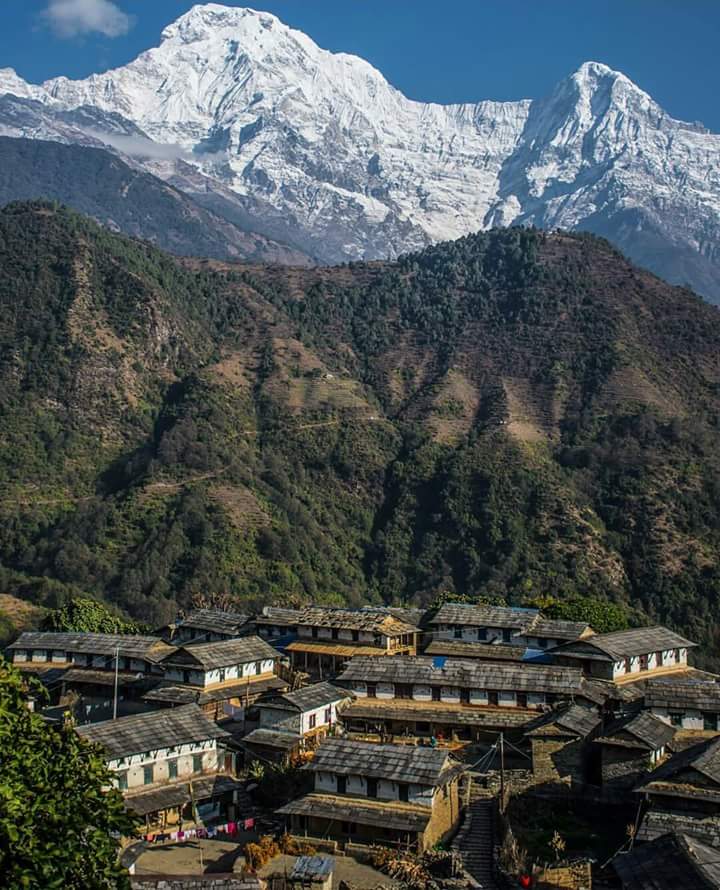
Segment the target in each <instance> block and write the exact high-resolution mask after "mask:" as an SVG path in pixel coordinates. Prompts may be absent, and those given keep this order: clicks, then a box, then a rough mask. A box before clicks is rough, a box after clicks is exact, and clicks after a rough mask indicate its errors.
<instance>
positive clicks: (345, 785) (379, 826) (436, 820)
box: [278, 738, 464, 852]
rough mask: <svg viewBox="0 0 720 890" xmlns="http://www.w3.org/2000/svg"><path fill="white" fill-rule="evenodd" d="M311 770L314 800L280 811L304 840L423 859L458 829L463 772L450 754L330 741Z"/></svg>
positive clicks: (310, 796) (297, 802)
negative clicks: (400, 851)
mask: <svg viewBox="0 0 720 890" xmlns="http://www.w3.org/2000/svg"><path fill="white" fill-rule="evenodd" d="M307 768H308V769H309V770H310V771H311V772H312V773H313V778H314V790H313V791H312V793H310V794H307V795H305V796H304V797H301V798H298V799H297V800H294V801H291V802H290V803H289V804H287V805H285V806H283V807H281V808H280V809H279V810H278V812H279V813H281V814H283V815H285V816H287V817H289V826H290V831H291V833H292V834H294V835H297V836H299V837H303V838H318V839H330V840H333V841H335V842H336V843H337V844H338V845H340V846H341V847H342V848H344V849H345V851H346V852H350V851H351V850H352V848H353V846H354V845H358V846H359V845H362V846H367V845H370V844H375V843H380V844H385V845H391V846H399V847H404V848H408V849H414V850H418V851H422V850H427V849H429V848H430V847H432V846H433V845H434V844H436V843H438V842H439V841H442V840H444V839H446V838H447V837H449V836H450V834H451V833H452V832H453V830H454V829H455V828H456V827H457V825H458V823H459V820H460V799H459V794H458V782H459V779H460V775H461V774H462V772H463V769H464V768H463V767H462V765H461V764H459V763H458V762H457V761H456V760H454V758H453V757H452V756H451V755H450V754H449V752H448V751H446V750H441V749H433V748H428V747H421V748H418V747H414V746H408V745H376V744H372V743H368V742H355V741H350V740H347V739H340V738H328V739H326V740H325V741H324V742H323V743H322V744H321V745H320V747H319V748H318V750H317V752H316V753H315V757H314V758H313V760H312V761H311V762H310V763H309V764H308V767H307Z"/></svg>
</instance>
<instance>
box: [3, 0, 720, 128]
mask: <svg viewBox="0 0 720 890" xmlns="http://www.w3.org/2000/svg"><path fill="white" fill-rule="evenodd" d="M227 5H231V6H233V5H234V6H243V5H252V6H254V8H256V9H264V10H267V11H269V12H273V13H275V14H276V15H278V16H279V17H280V18H281V19H283V21H285V22H287V23H288V24H290V25H292V26H294V27H296V28H300V29H301V30H303V31H305V32H306V33H307V34H309V35H310V36H311V37H312V38H313V39H314V40H315V41H316V42H317V43H319V44H320V45H321V46H324V47H326V48H327V49H332V50H342V51H344V52H352V53H356V54H358V55H361V56H363V57H364V58H366V59H368V60H369V61H370V62H372V63H373V64H374V65H375V66H376V67H377V68H379V69H380V70H381V71H382V72H383V74H384V75H385V76H386V77H387V78H388V80H390V81H391V83H393V84H394V85H395V86H397V87H398V88H399V89H401V90H402V91H403V92H404V93H405V94H406V95H408V96H410V97H412V98H415V99H422V100H426V101H438V102H459V101H477V100H479V99H519V98H533V97H536V96H541V95H544V94H545V93H547V92H548V91H549V90H550V89H551V88H552V87H553V85H554V84H555V83H556V82H557V81H558V80H560V79H561V78H563V77H565V76H566V75H567V74H569V73H570V72H572V71H574V70H575V69H576V68H577V67H578V65H580V64H581V63H582V62H583V61H586V60H588V59H593V60H595V61H600V62H605V63H606V64H608V65H610V66H612V67H613V68H617V69H619V70H621V71H624V72H625V73H626V74H627V75H628V76H629V77H630V78H632V80H634V81H635V82H636V83H637V84H639V86H641V87H642V88H643V89H645V90H646V91H647V92H649V93H650V94H651V95H652V96H653V97H654V98H655V99H656V100H657V101H658V102H659V103H660V104H661V105H662V106H663V107H664V108H665V109H666V110H667V111H669V112H670V113H671V114H672V115H674V116H675V117H679V118H682V119H685V120H700V121H702V122H703V123H704V124H705V125H706V126H708V127H709V128H710V129H712V130H714V131H715V132H720V103H719V102H718V96H719V95H720V65H719V64H718V47H719V46H720V2H719V0H512V2H510V0H443V2H438V0H264V2H260V0H258V2H256V3H250V4H248V3H236V2H233V0H227ZM49 6H52V9H50V13H51V14H50V15H49V14H48V7H49ZM190 6H192V2H191V0H4V2H3V9H2V13H3V15H2V23H3V28H2V29H1V30H0V67H7V66H9V67H12V68H15V69H16V70H17V71H18V72H19V73H20V74H21V75H22V76H23V77H25V78H26V79H28V80H31V81H33V82H37V81H40V80H43V79H45V78H47V77H52V76H55V75H57V74H66V75H68V76H70V77H84V76H87V75H88V74H91V73H92V72H94V71H101V70H104V69H106V68H109V67H115V66H117V65H122V64H124V63H126V62H128V61H129V60H130V59H132V58H134V57H135V56H136V55H137V54H138V53H139V52H141V51H142V50H143V49H147V48H148V47H150V46H153V45H155V44H157V42H158V40H159V36H160V31H161V30H162V28H163V26H164V25H165V24H167V23H169V22H171V21H172V20H173V19H175V18H177V16H178V15H180V14H181V13H183V12H184V11H185V10H187V9H189V8H190Z"/></svg>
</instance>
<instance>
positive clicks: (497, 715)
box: [342, 698, 536, 729]
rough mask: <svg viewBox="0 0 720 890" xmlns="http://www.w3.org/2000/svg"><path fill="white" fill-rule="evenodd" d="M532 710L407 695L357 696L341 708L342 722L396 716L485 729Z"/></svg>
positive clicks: (526, 716)
mask: <svg viewBox="0 0 720 890" xmlns="http://www.w3.org/2000/svg"><path fill="white" fill-rule="evenodd" d="M535 714H536V712H535V711H529V710H525V709H523V708H503V707H486V706H483V707H468V706H467V705H461V704H443V703H442V702H416V701H410V700H408V699H382V698H359V699H357V700H356V701H354V702H353V703H352V704H351V705H349V706H348V708H347V709H346V710H344V711H343V714H342V717H343V722H344V723H348V722H349V721H350V720H352V719H353V718H357V719H360V720H375V721H383V720H397V721H407V722H420V723H435V724H436V725H441V726H443V725H446V726H475V727H486V728H488V729H513V728H515V727H518V726H524V725H525V724H526V723H528V722H529V721H530V720H532V719H533V717H535Z"/></svg>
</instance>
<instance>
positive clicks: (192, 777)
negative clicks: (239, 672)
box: [76, 704, 239, 827]
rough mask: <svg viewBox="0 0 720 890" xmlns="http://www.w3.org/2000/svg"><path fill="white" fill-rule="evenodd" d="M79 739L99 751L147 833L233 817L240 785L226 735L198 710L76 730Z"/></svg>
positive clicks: (140, 716)
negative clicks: (236, 778) (157, 829)
mask: <svg viewBox="0 0 720 890" xmlns="http://www.w3.org/2000/svg"><path fill="white" fill-rule="evenodd" d="M76 731H77V733H78V735H79V736H80V737H81V738H83V739H85V740H86V741H88V742H91V743H93V744H97V745H100V746H101V748H102V749H103V751H104V753H105V758H106V762H107V765H108V767H109V769H110V770H112V772H113V773H114V776H115V784H116V786H117V787H118V788H119V789H120V791H122V793H123V796H124V798H125V803H126V806H127V807H128V808H129V809H132V810H133V811H134V812H135V813H137V814H138V815H140V816H143V817H144V818H145V822H146V825H147V826H148V827H151V826H157V827H164V826H169V825H181V824H182V823H183V821H188V820H189V821H195V816H196V815H197V816H198V817H199V818H201V819H202V820H203V821H207V820H212V819H214V818H220V817H221V816H225V815H228V816H229V817H232V815H233V812H234V811H233V801H234V797H235V792H236V791H237V789H238V788H239V783H238V782H237V781H236V780H235V779H234V778H233V775H232V773H233V760H232V753H231V752H230V751H229V750H228V749H227V747H226V746H227V743H228V742H229V740H230V735H229V734H228V733H227V732H225V730H223V729H221V728H220V727H219V726H218V725H217V724H216V723H215V722H214V721H212V720H210V719H208V718H207V717H206V716H205V714H203V712H202V710H201V709H200V708H199V707H198V705H194V704H190V705H185V706H183V707H179V708H174V709H172V710H164V711H156V712H150V713H146V714H136V715H132V716H129V717H121V718H119V719H118V720H106V721H104V722H102V723H93V724H90V725H88V726H80V727H77V729H76Z"/></svg>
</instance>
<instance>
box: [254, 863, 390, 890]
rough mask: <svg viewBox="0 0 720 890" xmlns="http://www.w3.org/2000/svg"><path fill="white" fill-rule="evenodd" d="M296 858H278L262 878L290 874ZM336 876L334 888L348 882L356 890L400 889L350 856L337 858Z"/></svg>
mask: <svg viewBox="0 0 720 890" xmlns="http://www.w3.org/2000/svg"><path fill="white" fill-rule="evenodd" d="M296 858H297V857H296V856H276V857H275V859H273V860H272V861H271V862H268V863H267V865H265V866H264V867H263V868H261V869H260V871H259V875H260V877H263V878H267V877H269V876H270V875H271V874H273V873H280V874H284V873H285V871H286V870H287V873H288V874H290V872H291V871H292V867H293V863H294V862H295V860H296ZM334 859H335V874H334V876H333V888H336V890H337V887H339V885H340V881H347V882H348V883H349V884H352V886H353V887H354V888H356V890H375V888H376V887H381V886H383V887H399V886H400V885H399V884H397V883H395V881H392V880H391V879H390V878H389V877H388V876H387V875H384V874H383V873H382V872H379V871H376V870H375V869H374V868H371V867H370V866H369V865H361V864H360V863H359V862H356V861H355V860H354V859H351V858H350V857H349V856H335V857H334Z"/></svg>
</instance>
